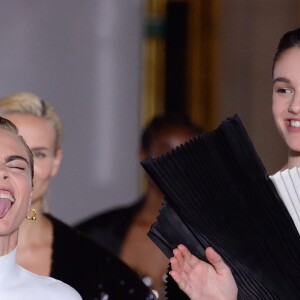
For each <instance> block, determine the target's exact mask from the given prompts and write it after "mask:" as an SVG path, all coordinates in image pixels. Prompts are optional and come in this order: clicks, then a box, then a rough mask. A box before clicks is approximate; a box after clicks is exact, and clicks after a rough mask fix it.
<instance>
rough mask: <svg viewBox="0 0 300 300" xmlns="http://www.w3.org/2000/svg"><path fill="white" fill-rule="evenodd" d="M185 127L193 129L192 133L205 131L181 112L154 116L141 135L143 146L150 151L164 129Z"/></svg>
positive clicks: (196, 133)
mask: <svg viewBox="0 0 300 300" xmlns="http://www.w3.org/2000/svg"><path fill="white" fill-rule="evenodd" d="M173 128H184V129H187V130H189V131H191V133H192V134H194V135H195V136H196V135H199V134H202V133H203V130H202V128H201V127H199V126H198V125H196V124H195V123H193V122H192V121H191V119H190V118H188V117H187V116H186V115H181V114H163V115H158V116H156V117H154V118H153V119H152V120H151V121H150V122H149V123H148V125H147V126H146V127H145V128H144V130H143V131H142V135H141V148H142V149H143V150H144V151H146V152H149V151H150V147H151V145H152V143H153V141H154V140H155V138H156V136H157V135H158V134H160V133H161V132H162V131H165V130H168V129H173Z"/></svg>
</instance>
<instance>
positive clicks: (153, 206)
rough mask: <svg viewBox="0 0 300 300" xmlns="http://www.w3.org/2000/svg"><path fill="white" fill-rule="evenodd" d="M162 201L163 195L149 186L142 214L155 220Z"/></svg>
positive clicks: (155, 188)
mask: <svg viewBox="0 0 300 300" xmlns="http://www.w3.org/2000/svg"><path fill="white" fill-rule="evenodd" d="M162 201H163V194H162V193H161V192H160V190H159V189H158V188H157V187H155V186H149V188H148V190H147V192H146V198H145V205H144V207H143V213H144V215H145V216H147V218H149V219H151V220H153V219H154V220H155V218H156V217H157V216H158V213H159V210H160V208H161V205H162Z"/></svg>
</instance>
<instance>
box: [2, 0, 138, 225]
mask: <svg viewBox="0 0 300 300" xmlns="http://www.w3.org/2000/svg"><path fill="white" fill-rule="evenodd" d="M142 17H143V2H142V1H141V0H127V1H119V0H88V1H82V0H38V1H37V0H9V1H6V0H2V1H0V41H1V42H0V58H1V59H0V70H1V72H0V96H1V95H2V96H3V95H6V94H8V93H12V92H15V91H21V90H26V91H32V92H34V93H37V94H38V95H40V96H41V97H43V98H44V99H46V100H48V101H50V102H51V103H53V104H54V106H55V107H56V108H57V111H58V113H59V114H60V116H61V118H62V121H63V124H64V129H65V134H64V140H63V147H64V154H65V156H64V160H63V164H62V168H61V171H60V173H59V174H58V176H57V177H56V178H55V179H54V182H53V184H52V187H51V193H50V201H51V206H52V211H53V214H54V215H56V216H58V217H59V218H61V219H63V220H65V221H66V222H67V223H70V224H71V223H74V222H76V221H78V220H79V219H82V218H85V217H86V216H89V215H91V214H93V213H96V212H97V211H99V210H105V209H106V208H109V207H112V206H114V205H118V204H119V203H127V202H131V201H133V200H134V199H135V197H136V196H137V195H138V186H139V185H138V175H139V168H140V166H139V164H138V159H137V148H138V137H139V120H140V116H139V103H140V86H141V84H140V67H141V65H140V64H141V38H142Z"/></svg>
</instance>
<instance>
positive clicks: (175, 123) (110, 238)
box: [76, 114, 202, 299]
mask: <svg viewBox="0 0 300 300" xmlns="http://www.w3.org/2000/svg"><path fill="white" fill-rule="evenodd" d="M201 133H202V129H201V128H199V127H198V126H196V125H195V124H194V123H192V122H191V120H190V119H189V118H187V117H186V116H183V115H175V114H165V115H160V116H157V117H154V118H153V119H152V120H151V121H150V122H149V124H148V125H147V126H146V127H145V128H144V130H143V132H142V135H141V141H140V156H139V158H140V160H143V159H144V158H146V157H147V156H152V157H154V158H155V157H158V156H160V155H162V154H165V153H166V152H168V151H170V150H171V149H172V148H175V147H176V146H178V145H180V144H183V143H184V142H186V141H187V140H189V139H190V138H192V137H194V136H196V135H199V134H201ZM146 178H147V182H146V191H145V193H144V194H143V195H142V196H141V197H140V198H139V199H138V200H137V201H136V202H135V203H134V204H132V205H129V206H126V207H120V208H116V209H113V210H111V211H108V212H105V213H101V214H98V215H96V216H94V217H91V218H89V219H87V220H86V221H83V222H82V223H80V224H78V225H77V226H76V229H77V230H79V231H80V232H83V233H84V234H86V235H87V236H89V237H90V238H91V239H93V240H94V241H96V242H97V243H98V244H100V245H102V246H104V247H106V248H107V249H108V250H110V251H112V252H113V253H114V254H116V255H118V256H119V257H120V258H121V259H122V260H123V261H124V262H125V263H126V264H128V265H129V266H130V267H131V268H132V269H133V270H135V271H136V272H137V273H138V274H139V275H140V277H141V278H142V279H143V281H144V282H145V283H146V284H147V285H148V286H149V287H151V288H152V289H153V292H154V293H155V294H156V295H157V296H158V298H159V299H164V284H165V283H164V275H165V274H166V272H167V268H168V259H167V258H166V257H165V255H164V254H163V253H162V252H161V251H160V250H159V249H158V247H157V246H156V245H155V244H154V243H153V242H152V240H150V238H149V237H148V236H147V233H148V231H149V229H150V227H151V225H152V224H153V223H154V222H155V220H156V218H157V216H158V214H159V210H160V208H161V205H162V200H163V194H162V193H161V191H160V190H159V189H158V187H157V186H156V185H155V183H154V182H153V181H152V180H151V179H150V178H149V177H148V176H147V177H146Z"/></svg>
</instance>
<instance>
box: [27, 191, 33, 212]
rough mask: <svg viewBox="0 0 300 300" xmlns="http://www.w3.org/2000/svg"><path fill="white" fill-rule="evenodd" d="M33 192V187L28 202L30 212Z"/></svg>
mask: <svg viewBox="0 0 300 300" xmlns="http://www.w3.org/2000/svg"><path fill="white" fill-rule="evenodd" d="M32 194H33V189H31V192H30V199H29V202H28V208H27V212H29V211H30V208H31V202H32Z"/></svg>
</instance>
